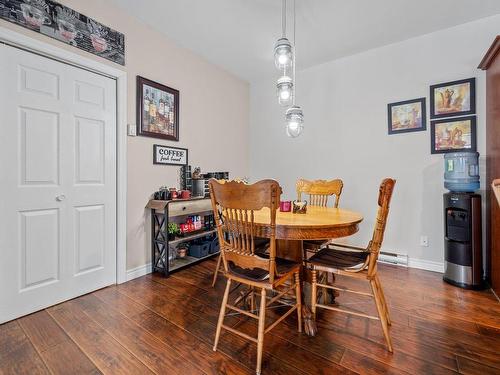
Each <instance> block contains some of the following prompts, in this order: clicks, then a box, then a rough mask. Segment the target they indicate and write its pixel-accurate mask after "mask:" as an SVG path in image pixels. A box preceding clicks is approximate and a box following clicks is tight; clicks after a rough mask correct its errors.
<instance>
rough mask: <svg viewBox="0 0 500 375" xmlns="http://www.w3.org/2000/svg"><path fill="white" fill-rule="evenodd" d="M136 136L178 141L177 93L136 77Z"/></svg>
mask: <svg viewBox="0 0 500 375" xmlns="http://www.w3.org/2000/svg"><path fill="white" fill-rule="evenodd" d="M137 134H138V135H142V136H145V137H153V138H162V139H168V140H171V141H178V140H179V91H178V90H176V89H173V88H171V87H168V86H165V85H162V84H160V83H157V82H154V81H151V80H149V79H146V78H143V77H140V76H137Z"/></svg>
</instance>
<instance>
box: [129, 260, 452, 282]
mask: <svg viewBox="0 0 500 375" xmlns="http://www.w3.org/2000/svg"><path fill="white" fill-rule="evenodd" d="M404 257H405V256H401V255H399V256H398V257H397V258H400V259H398V260H396V257H394V258H392V257H390V256H386V255H381V256H380V258H379V260H380V261H381V262H383V263H389V264H397V265H399V266H403V267H405V266H407V267H410V268H418V269H421V270H426V271H432V272H439V273H443V272H444V263H440V262H433V261H431V260H423V259H416V258H407V259H408V262H407V264H404V261H401V258H403V259H404ZM391 258H392V259H391ZM148 273H151V263H147V264H145V265H143V266H139V267H136V268H131V269H129V270H127V281H130V280H133V279H137V278H138V277H141V276H144V275H147V274H148Z"/></svg>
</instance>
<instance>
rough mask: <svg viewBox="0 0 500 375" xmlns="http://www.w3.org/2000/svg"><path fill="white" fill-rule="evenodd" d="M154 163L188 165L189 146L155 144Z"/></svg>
mask: <svg viewBox="0 0 500 375" xmlns="http://www.w3.org/2000/svg"><path fill="white" fill-rule="evenodd" d="M153 164H164V165H187V164H188V150H187V148H179V147H169V146H162V145H153Z"/></svg>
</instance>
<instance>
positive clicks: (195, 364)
mask: <svg viewBox="0 0 500 375" xmlns="http://www.w3.org/2000/svg"><path fill="white" fill-rule="evenodd" d="M214 267H215V262H214V261H213V260H210V261H207V262H204V263H201V264H199V265H196V266H194V267H192V268H190V269H188V270H184V271H181V272H179V273H177V274H174V275H172V276H171V277H170V278H168V279H165V278H163V277H161V276H157V275H147V276H144V277H141V278H138V279H135V280H133V281H130V282H128V283H125V284H122V285H118V286H112V287H109V288H105V289H102V290H99V291H97V292H95V293H91V294H88V295H85V296H82V297H79V298H76V299H74V300H71V301H68V302H65V303H62V304H60V305H57V306H54V307H51V308H49V309H46V310H42V311H40V312H37V313H34V314H32V315H29V316H26V317H23V318H21V319H18V320H15V321H11V322H9V323H6V324H3V325H0V374H30V375H31V374H50V373H52V374H101V373H103V374H142V373H156V374H183V375H186V374H253V373H254V365H255V356H256V346H255V344H253V343H250V342H247V341H245V340H243V339H240V338H239V337H237V336H235V335H232V334H230V333H224V332H223V334H222V336H221V340H220V344H219V351H217V352H213V351H212V344H213V339H214V332H215V324H216V321H217V315H218V311H219V304H220V301H221V298H222V293H223V289H224V286H225V285H224V284H225V282H224V281H223V280H222V277H220V278H219V280H218V282H217V284H216V287H215V288H212V287H211V286H210V284H211V276H212V272H213V270H214ZM379 274H380V277H381V281H382V285H383V287H384V289H385V293H386V297H387V299H388V304H389V306H390V310H391V315H392V320H393V325H392V328H391V334H392V339H393V343H394V353H393V354H390V353H389V352H387V351H386V349H385V342H384V337H383V335H382V330H381V328H380V326H379V322H377V321H370V320H368V319H364V318H358V317H355V316H347V315H345V314H341V313H337V312H333V311H327V310H320V312H319V317H318V335H317V336H316V337H314V338H310V337H308V336H306V335H304V334H299V333H297V329H296V320H295V319H296V318H295V315H294V314H292V315H293V316H291V317H289V318H287V319H286V320H285V322H284V323H283V324H280V325H278V326H277V327H276V328H275V329H274V330H272V331H271V332H270V334H268V335H266V339H265V340H266V341H265V343H264V351H265V354H264V360H263V367H262V368H263V373H264V374H287V375H289V374H334V373H361V374H363V373H366V374H407V373H411V374H453V373H461V374H481V375H484V374H500V303H499V302H498V301H497V300H496V299H495V297H494V296H493V294H492V293H491V292H489V291H482V292H478V291H467V290H463V289H459V288H455V287H452V286H450V285H448V284H445V283H444V282H443V281H442V280H441V275H440V274H436V273H432V272H427V271H421V270H415V269H406V268H402V267H396V266H389V265H380V271H379ZM337 282H338V283H339V284H340V285H343V286H350V287H352V286H357V287H358V288H360V287H363V286H364V287H365V288H366V289H367V290H368V283H366V282H365V283H364V284H360V283H359V281H357V280H350V279H349V280H348V279H345V278H342V277H338V281H337ZM355 284H356V285H355ZM338 302H339V303H340V304H344V305H345V304H347V305H349V307H350V308H354V309H359V310H360V311H365V312H370V313H374V312H375V310H374V309H375V306H373V302H372V301H371V300H367V299H364V298H363V297H362V296H351V295H346V294H341V296H340V297H338ZM271 314H272V313H271ZM226 324H228V325H229V324H230V325H232V326H236V325H237V326H238V329H240V330H242V331H244V332H246V333H248V334H252V335H256V329H257V327H256V323H255V321H254V320H253V319H250V318H248V319H247V318H246V317H244V316H243V317H241V316H238V317H236V316H235V317H231V318H230V319H227V320H226Z"/></svg>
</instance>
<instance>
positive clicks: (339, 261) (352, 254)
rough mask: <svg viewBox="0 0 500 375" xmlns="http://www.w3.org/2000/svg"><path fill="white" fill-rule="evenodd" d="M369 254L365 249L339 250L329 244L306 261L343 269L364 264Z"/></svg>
mask: <svg viewBox="0 0 500 375" xmlns="http://www.w3.org/2000/svg"><path fill="white" fill-rule="evenodd" d="M369 255H370V253H369V252H366V251H349V250H341V249H336V248H334V247H332V246H329V247H326V248H323V249H321V250H320V251H318V252H317V253H316V254H314V255H313V256H312V257H311V258H309V260H308V263H310V264H312V265H315V266H316V265H317V266H320V267H326V268H336V269H345V268H352V267H356V266H361V265H363V264H365V263H366V260H367V259H368V256H369Z"/></svg>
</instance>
